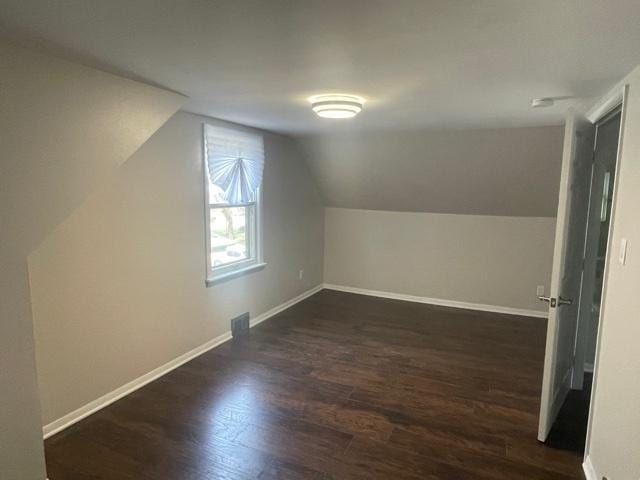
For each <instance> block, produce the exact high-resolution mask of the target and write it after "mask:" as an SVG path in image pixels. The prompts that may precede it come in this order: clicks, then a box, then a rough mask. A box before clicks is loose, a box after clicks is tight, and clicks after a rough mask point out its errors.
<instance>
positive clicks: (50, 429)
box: [42, 285, 323, 439]
mask: <svg viewBox="0 0 640 480" xmlns="http://www.w3.org/2000/svg"><path fill="white" fill-rule="evenodd" d="M322 288H323V287H322V285H317V286H315V287H314V288H312V289H310V290H307V291H306V292H303V293H301V294H300V295H298V296H297V297H294V298H292V299H291V300H288V301H286V302H284V303H282V304H280V305H278V306H277V307H274V308H272V309H271V310H268V311H266V312H264V313H262V314H260V315H258V316H256V317H254V318H253V319H251V321H250V326H251V327H254V326H256V325H258V324H259V323H262V322H264V321H265V320H267V319H269V318H271V317H273V316H274V315H277V314H278V313H280V312H282V311H283V310H286V309H287V308H289V307H292V306H293V305H295V304H296V303H298V302H301V301H302V300H304V299H306V298H308V297H310V296H311V295H314V294H315V293H317V292H319V291H320V290H322ZM229 339H231V331H230V330H229V331H227V332H225V333H223V334H222V335H219V336H217V337H215V338H212V339H211V340H209V341H208V342H206V343H203V344H202V345H200V346H198V347H196V348H194V349H193V350H190V351H188V352H187V353H184V354H182V355H180V356H179V357H176V358H174V359H173V360H171V361H169V362H167V363H165V364H164V365H161V366H160V367H158V368H155V369H153V370H151V371H150V372H148V373H145V374H144V375H142V376H140V377H138V378H136V379H134V380H132V381H130V382H128V383H126V384H124V385H122V386H121V387H118V388H116V389H115V390H113V391H111V392H109V393H107V394H105V395H103V396H101V397H100V398H97V399H95V400H93V401H92V402H89V403H87V404H86V405H84V406H82V407H80V408H78V409H76V410H74V411H73V412H70V413H68V414H67V415H64V416H63V417H60V418H59V419H57V420H54V421H53V422H51V423H49V424H47V425H45V426H44V427H43V428H42V431H43V434H44V438H45V439H47V438H49V437H51V436H53V435H55V434H56V433H58V432H61V431H62V430H64V429H65V428H68V427H70V426H71V425H73V424H74V423H77V422H79V421H80V420H82V419H84V418H86V417H88V416H89V415H91V414H93V413H95V412H97V411H98V410H101V409H103V408H105V407H107V406H108V405H111V404H112V403H114V402H116V401H117V400H120V399H121V398H123V397H125V396H127V395H129V394H130V393H132V392H134V391H136V390H138V389H139V388H142V387H144V386H145V385H146V384H148V383H151V382H153V381H154V380H156V379H158V378H160V377H162V376H163V375H166V374H167V373H169V372H171V371H172V370H175V369H176V368H178V367H179V366H181V365H184V364H185V363H187V362H188V361H190V360H193V359H194V358H195V357H197V356H199V355H202V354H203V353H205V352H208V351H209V350H211V349H212V348H215V347H217V346H218V345H220V344H222V343H224V342H226V341H227V340H229Z"/></svg>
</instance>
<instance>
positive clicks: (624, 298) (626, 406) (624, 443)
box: [587, 68, 640, 480]
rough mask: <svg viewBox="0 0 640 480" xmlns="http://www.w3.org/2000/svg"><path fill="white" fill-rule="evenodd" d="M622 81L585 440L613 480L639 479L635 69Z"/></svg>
mask: <svg viewBox="0 0 640 480" xmlns="http://www.w3.org/2000/svg"><path fill="white" fill-rule="evenodd" d="M626 82H627V83H628V84H629V96H628V102H627V104H626V107H625V114H624V115H625V117H626V118H625V120H624V124H623V127H622V149H621V160H620V167H619V169H618V172H617V177H618V184H617V187H616V188H617V193H616V200H615V204H614V206H613V209H614V211H613V214H612V219H613V230H612V235H611V237H610V240H609V242H610V243H609V245H610V251H609V256H608V264H607V267H606V271H605V290H604V293H603V301H602V306H601V310H602V316H601V322H600V332H599V343H600V345H599V347H598V353H597V355H596V367H595V386H594V389H595V394H594V396H593V402H592V406H591V412H592V413H591V425H590V437H589V439H588V440H589V441H588V444H587V453H588V455H589V458H590V460H591V462H592V463H593V465H594V467H595V470H596V473H597V478H601V477H603V476H606V477H608V478H610V479H614V480H617V479H620V480H623V479H637V478H640V455H639V453H638V452H640V408H638V406H639V405H640V374H639V372H640V354H639V353H638V338H640V320H639V316H640V313H639V312H640V295H639V292H640V214H639V210H638V206H639V205H640V160H639V159H640V68H636V70H634V72H633V73H632V74H631V75H630V76H629V77H628V78H627V79H626ZM623 238H625V239H627V241H628V251H627V261H626V264H625V265H621V264H620V263H619V262H618V255H619V252H620V242H621V240H622V239H623Z"/></svg>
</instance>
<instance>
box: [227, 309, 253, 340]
mask: <svg viewBox="0 0 640 480" xmlns="http://www.w3.org/2000/svg"><path fill="white" fill-rule="evenodd" d="M247 332H249V312H246V313H243V314H242V315H238V316H237V317H235V318H232V319H231V336H232V337H234V338H235V337H237V336H239V335H242V334H245V333H247Z"/></svg>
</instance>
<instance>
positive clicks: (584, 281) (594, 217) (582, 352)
mask: <svg viewBox="0 0 640 480" xmlns="http://www.w3.org/2000/svg"><path fill="white" fill-rule="evenodd" d="M617 115H620V127H622V109H621V105H615V106H614V107H613V110H611V111H610V112H608V113H605V114H604V115H603V116H602V117H601V118H600V119H599V120H597V121H596V122H595V126H596V132H595V140H594V161H593V165H592V167H591V185H590V187H589V209H588V213H587V224H586V230H585V232H586V236H585V242H584V251H583V254H582V278H581V282H580V296H579V300H578V326H577V332H576V339H575V345H574V353H573V373H572V378H571V389H572V390H582V388H583V384H584V373H585V371H586V369H585V357H586V347H587V340H588V339H589V335H588V333H589V330H590V326H591V323H592V321H593V318H592V317H593V312H592V307H593V295H594V293H595V289H596V279H595V274H596V261H597V247H598V239H599V237H600V233H601V230H600V228H599V224H600V221H599V215H598V213H599V212H600V206H601V205H598V203H597V201H596V200H597V196H598V194H597V192H596V190H595V189H597V188H600V186H601V185H602V183H601V182H602V181H603V180H604V177H601V176H597V175H598V169H597V166H596V163H595V152H596V147H597V144H598V132H599V129H600V126H601V125H602V124H604V123H606V122H608V121H609V120H610V119H612V118H613V117H615V116H617ZM618 137H619V133H618ZM619 147H620V145H619V144H618V145H616V148H619ZM616 163H617V152H616ZM615 179H616V177H615V174H614V177H613V180H614V183H615ZM612 186H613V185H612ZM612 207H613V204H612ZM611 213H612V212H610V213H609V217H610V218H611ZM610 224H611V221H609V225H610ZM607 246H608V245H607ZM605 258H606V257H605ZM595 340H596V341H597V338H596V339H595ZM590 371H591V372H592V373H593V365H591V370H590Z"/></svg>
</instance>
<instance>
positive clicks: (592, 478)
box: [582, 455, 598, 480]
mask: <svg viewBox="0 0 640 480" xmlns="http://www.w3.org/2000/svg"><path fill="white" fill-rule="evenodd" d="M582 470H583V471H584V476H585V478H586V479H587V480H598V473H597V472H596V469H595V467H594V466H593V462H592V461H591V457H590V456H589V455H587V456H586V458H585V459H584V462H583V463H582Z"/></svg>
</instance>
